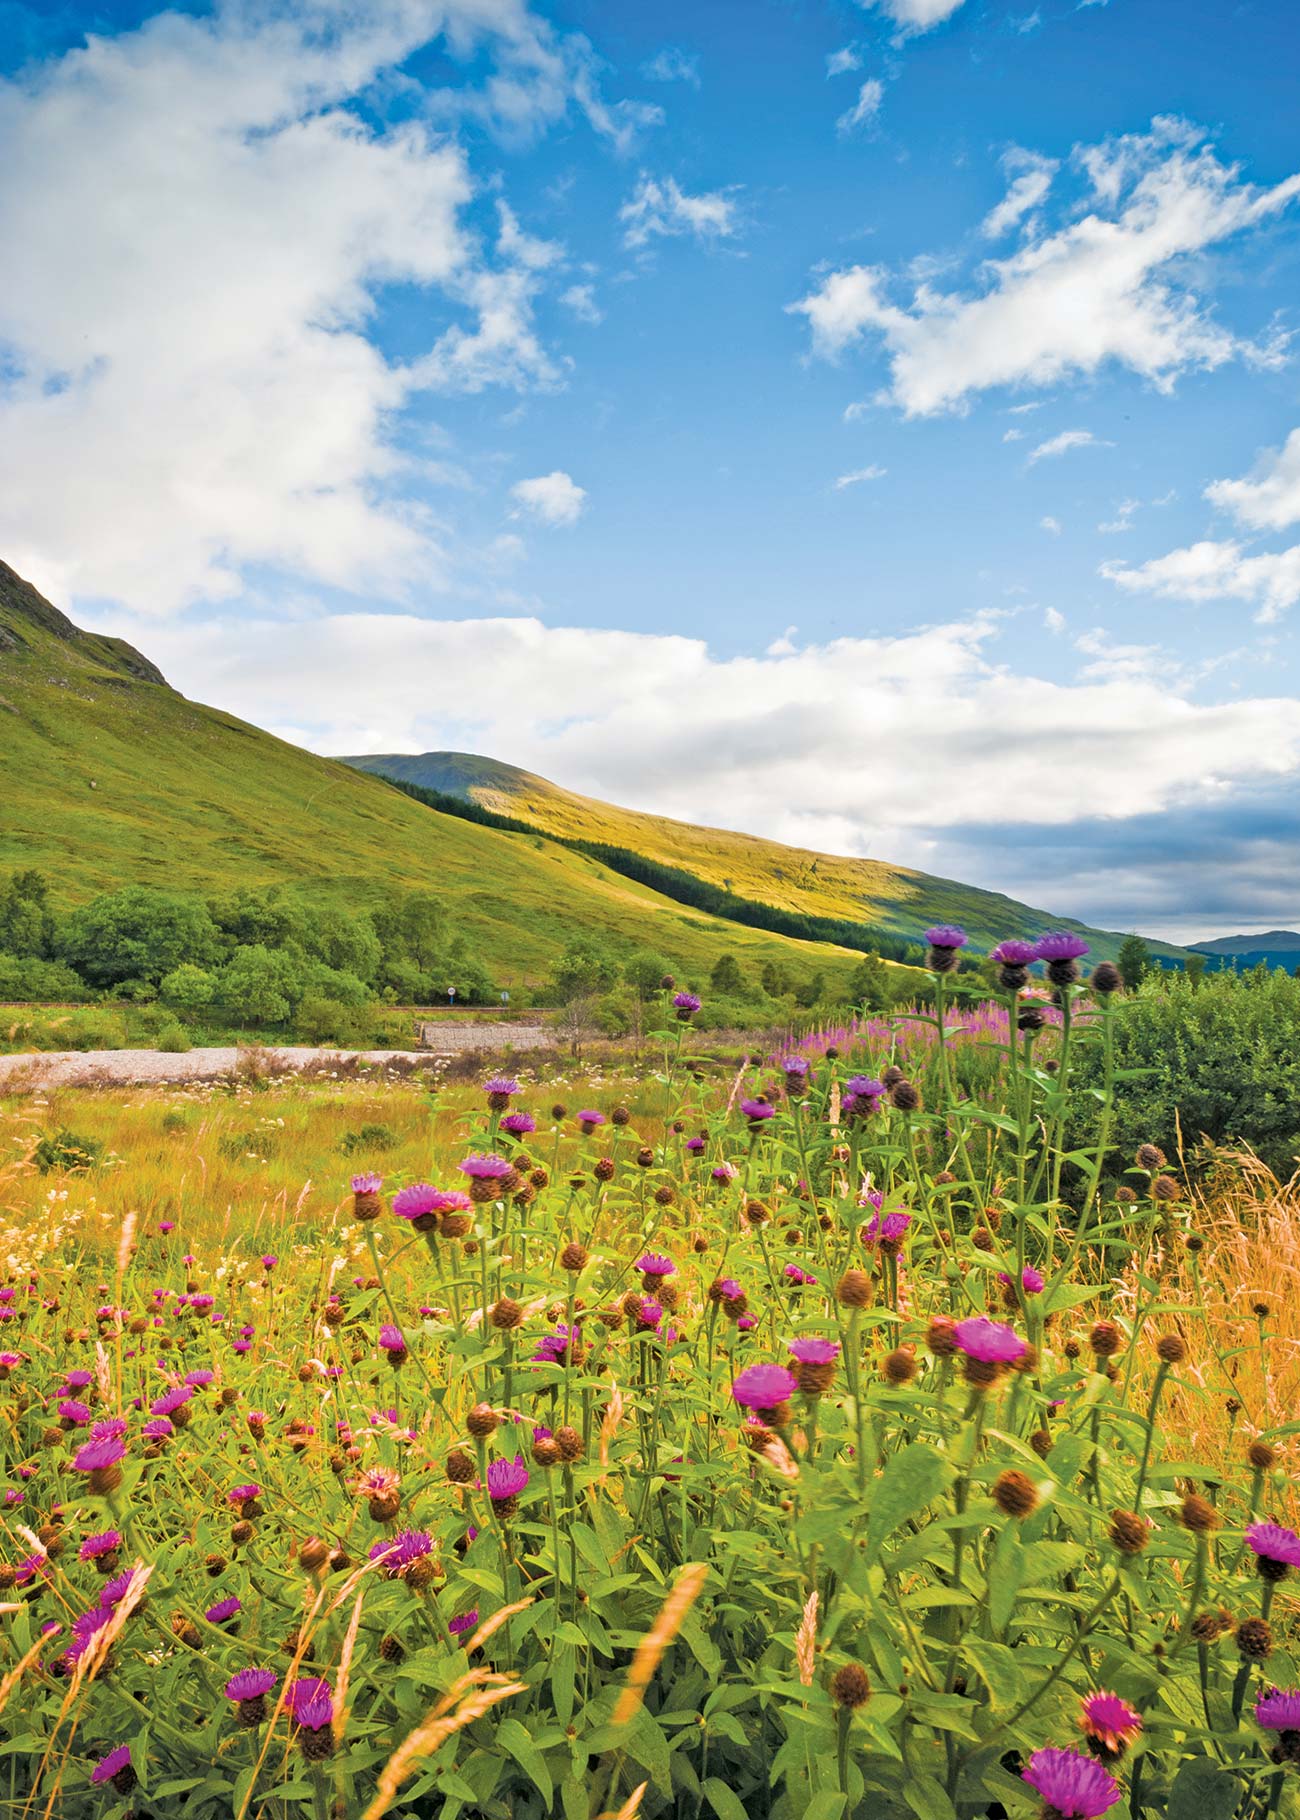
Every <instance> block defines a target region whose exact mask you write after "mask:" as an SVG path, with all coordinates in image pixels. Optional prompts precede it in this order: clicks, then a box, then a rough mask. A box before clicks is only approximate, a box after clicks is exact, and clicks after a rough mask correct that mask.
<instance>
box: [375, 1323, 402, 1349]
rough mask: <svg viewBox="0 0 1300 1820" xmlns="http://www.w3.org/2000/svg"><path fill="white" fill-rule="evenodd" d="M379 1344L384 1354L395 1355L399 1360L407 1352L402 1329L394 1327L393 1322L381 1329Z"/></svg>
mask: <svg viewBox="0 0 1300 1820" xmlns="http://www.w3.org/2000/svg"><path fill="white" fill-rule="evenodd" d="M379 1344H380V1347H381V1349H382V1350H383V1351H384V1352H388V1353H393V1354H395V1355H396V1356H397V1357H398V1358H400V1357H401V1356H402V1354H403V1353H404V1352H405V1351H406V1341H405V1340H404V1339H403V1337H402V1330H401V1328H400V1327H394V1326H393V1325H392V1323H391V1322H389V1323H387V1324H386V1325H385V1326H383V1327H381V1328H380V1329H379Z"/></svg>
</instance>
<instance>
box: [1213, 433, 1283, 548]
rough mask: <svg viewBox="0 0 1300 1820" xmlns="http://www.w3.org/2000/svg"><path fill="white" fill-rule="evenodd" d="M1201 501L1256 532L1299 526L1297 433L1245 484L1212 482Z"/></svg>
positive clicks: (1222, 481)
mask: <svg viewBox="0 0 1300 1820" xmlns="http://www.w3.org/2000/svg"><path fill="white" fill-rule="evenodd" d="M1205 497H1206V498H1207V499H1208V500H1210V501H1212V502H1213V504H1215V505H1216V506H1222V507H1223V509H1224V510H1225V511H1228V512H1231V513H1232V515H1233V517H1234V518H1235V519H1237V521H1238V523H1240V524H1243V525H1249V526H1250V527H1251V529H1252V530H1256V531H1282V530H1285V528H1286V527H1287V525H1293V524H1296V523H1300V430H1292V432H1291V434H1290V435H1289V436H1288V437H1287V439H1286V443H1285V446H1284V447H1282V448H1281V449H1277V450H1274V451H1273V452H1272V453H1271V454H1269V455H1268V456H1267V457H1265V459H1264V460H1263V461H1261V462H1260V464H1259V466H1258V467H1257V468H1256V470H1255V474H1254V476H1253V478H1251V479H1249V480H1216V481H1213V482H1212V483H1211V484H1210V485H1209V486H1208V487H1206V489H1205Z"/></svg>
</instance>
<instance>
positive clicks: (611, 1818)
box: [596, 1782, 650, 1820]
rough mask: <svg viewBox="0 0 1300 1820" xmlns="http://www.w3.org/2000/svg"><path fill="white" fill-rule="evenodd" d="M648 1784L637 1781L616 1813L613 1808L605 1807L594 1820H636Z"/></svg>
mask: <svg viewBox="0 0 1300 1820" xmlns="http://www.w3.org/2000/svg"><path fill="white" fill-rule="evenodd" d="M649 1786H650V1784H649V1783H648V1782H640V1783H638V1784H637V1786H636V1787H635V1788H634V1789H633V1790H632V1793H631V1794H630V1795H629V1796H628V1798H627V1800H626V1801H625V1802H624V1803H623V1805H622V1807H620V1808H619V1810H618V1812H617V1813H615V1811H614V1809H613V1808H606V1810H605V1812H604V1813H603V1814H598V1815H597V1816H596V1820H636V1817H637V1815H638V1814H639V1813H640V1812H641V1802H642V1800H643V1799H644V1796H645V1792H646V1790H647V1789H648V1788H649Z"/></svg>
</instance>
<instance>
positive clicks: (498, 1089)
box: [483, 1074, 519, 1099]
mask: <svg viewBox="0 0 1300 1820" xmlns="http://www.w3.org/2000/svg"><path fill="white" fill-rule="evenodd" d="M483 1091H484V1093H487V1094H493V1093H503V1094H504V1095H505V1096H506V1098H507V1099H509V1097H510V1095H511V1094H513V1093H518V1091H519V1082H518V1081H517V1080H515V1079H514V1078H513V1077H512V1076H511V1075H508V1074H494V1075H493V1076H492V1079H491V1080H490V1081H484V1083H483Z"/></svg>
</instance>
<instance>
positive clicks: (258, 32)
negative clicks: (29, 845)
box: [0, 0, 1300, 937]
mask: <svg viewBox="0 0 1300 1820" xmlns="http://www.w3.org/2000/svg"><path fill="white" fill-rule="evenodd" d="M0 45H2V46H3V47H4V53H5V59H6V60H5V61H4V62H3V63H0V166H2V167H3V168H5V169H6V171H7V172H8V177H7V180H6V183H5V186H4V190H3V192H0V243H3V244H4V245H6V246H7V247H8V248H10V249H11V250H12V253H13V257H12V258H11V260H10V261H9V262H8V265H9V273H10V276H8V277H6V279H5V280H4V281H3V282H2V283H0V554H3V555H4V556H5V557H6V559H7V560H9V561H11V562H12V563H14V564H15V566H17V567H18V568H19V569H20V570H22V571H23V572H25V573H27V574H29V575H30V576H31V577H32V579H33V580H35V581H37V582H38V584H40V585H42V586H44V587H45V589H46V591H47V592H49V593H50V594H51V595H52V597H54V598H55V599H57V600H58V601H59V602H60V604H62V605H64V606H65V607H67V608H69V609H70V610H71V611H73V612H74V613H75V614H76V615H77V616H78V617H79V618H80V619H81V620H82V621H83V622H84V623H91V624H95V625H97V626H103V627H106V628H111V629H112V630H115V631H119V632H121V633H123V634H124V635H126V636H128V637H131V638H133V639H134V640H135V641H136V642H137V643H139V644H140V645H141V646H142V647H144V648H145V649H146V650H148V651H149V652H150V653H151V654H152V655H154V656H155V657H156V658H157V659H158V660H159V661H160V662H161V663H162V664H163V666H164V668H165V669H166V671H167V673H168V674H169V676H171V677H172V679H173V680H174V681H175V682H176V684H177V686H179V687H181V688H182V689H183V690H184V691H185V692H186V693H188V694H190V695H193V696H196V697H198V698H200V699H204V700H209V701H213V702H216V703H219V704H220V705H222V706H226V707H229V708H231V709H233V710H234V711H235V712H237V713H241V714H244V715H246V716H247V717H248V718H250V719H253V720H256V721H258V722H259V723H260V724H263V725H266V726H269V727H271V728H273V729H274V730H276V731H278V732H281V733H283V734H284V735H285V736H286V737H290V738H294V739H297V740H299V741H301V742H302V743H305V744H309V745H312V746H314V747H316V748H317V749H319V750H321V751H326V752H347V751H361V750H389V749H398V748H400V749H403V750H421V749H425V748H434V747H445V746H459V747H465V748H468V749H473V750H478V751H486V752H490V753H492V754H493V755H494V756H497V757H501V758H505V759H508V760H512V761H514V762H517V763H521V764H524V765H527V766H529V767H530V768H532V769H535V770H538V771H542V772H545V773H546V774H548V775H551V776H553V777H555V778H557V779H558V780H559V781H561V782H564V783H567V784H570V785H571V786H573V787H576V788H579V789H583V790H586V791H588V792H590V793H592V794H596V795H603V796H606V797H609V798H611V799H614V800H621V801H626V802H632V803H636V804H638V805H641V806H645V807H648V808H653V809H657V810H661V811H663V812H666V813H670V814H676V815H680V816H683V817H687V818H690V819H695V820H703V821H710V822H716V823H721V824H726V825H730V826H740V827H745V828H751V829H753V830H754V831H756V832H759V833H765V834H770V835H772V836H774V837H776V838H781V839H787V840H793V841H798V842H801V843H803V844H807V845H811V846H821V847H827V848H832V849H834V850H837V851H846V852H861V853H869V854H872V855H876V856H880V857H885V858H892V859H897V860H899V861H902V862H905V863H909V864H914V865H918V866H921V867H924V868H925V869H927V870H930V871H936V872H941V873H947V874H949V875H953V876H959V877H963V878H966V879H970V880H972V881H975V882H979V883H981V884H985V885H989V886H992V887H994V888H1000V889H1003V890H1006V891H1008V892H1010V893H1011V894H1013V895H1015V896H1018V897H1024V898H1029V899H1030V900H1032V901H1035V902H1038V903H1041V904H1045V905H1047V906H1048V907H1050V908H1052V909H1056V910H1059V911H1062V912H1070V913H1074V914H1078V915H1083V916H1087V917H1089V918H1091V919H1092V920H1095V921H1099V922H1102V923H1105V924H1107V925H1108V926H1112V927H1139V928H1143V929H1146V930H1148V931H1151V932H1156V933H1164V934H1169V935H1173V936H1185V937H1193V936H1196V935H1202V934H1205V935H1208V934H1215V933H1226V932H1232V931H1235V930H1236V929H1238V928H1242V929H1260V928H1267V927H1273V926H1292V927H1294V926H1296V924H1297V922H1300V851H1298V849H1297V844H1296V841H1295V838H1294V836H1295V809H1294V801H1295V798H1296V785H1297V773H1300V667H1298V665H1297V645H1296V638H1295V620H1296V615H1297V613H1300V528H1298V527H1300V395H1298V394H1300V386H1298V385H1297V371H1298V369H1297V348H1296V345H1295V343H1294V339H1293V338H1294V336H1295V333H1296V330H1297V328H1298V327H1300V322H1298V321H1297V309H1296V304H1295V299H1296V297H1297V296H1298V295H1300V232H1298V227H1297V224H1298V222H1300V179H1298V178H1297V175H1296V173H1297V172H1300V143H1297V141H1298V140H1300V131H1297V128H1296V125H1295V109H1294V106H1293V97H1294V83H1295V74H1296V66H1297V51H1298V50H1300V25H1298V24H1297V21H1296V19H1295V16H1294V12H1293V9H1292V8H1291V7H1289V6H1288V5H1286V4H1283V3H1282V0H1267V3H1265V0H1260V3H1257V4H1247V5H1241V6H1237V7H1233V8H1225V7H1222V6H1220V5H1217V4H1210V3H1209V0H1199V3H1196V4H1189V3H1188V0H1179V3H1175V0H1109V3H1108V4H1091V5H1083V6H1076V5H1072V4H1069V5H1063V4H1058V5H1046V4H1044V5H1039V6H1036V7H1035V6H1033V5H1031V4H1029V0H1025V3H1024V4H1020V5H1015V4H1012V5H1003V4H995V3H991V0H880V3H879V4H876V5H867V6H862V5H857V4H852V3H850V0H842V3H838V4H836V3H833V0H803V3H802V4H799V5H794V4H785V3H782V0H744V3H743V4H742V3H741V0H726V3H723V0H707V3H702V0H696V3H695V4H693V5H689V6H687V5H676V4H657V5H654V6H650V5H639V4H630V3H626V0H605V3H604V4H601V5H594V4H592V5H582V4H568V5H557V6H546V7H539V6H534V7H532V8H529V7H528V6H527V5H525V4H524V3H523V0H448V3H447V4H443V5H435V4H432V3H429V0H361V3H360V4H355V3H354V4H350V5H348V6H346V7H343V6H340V5H336V4H335V3H334V0H321V3H320V4H317V5H314V6H311V7H269V6H267V7H258V6H245V7H242V8H237V7H233V6H232V7H229V8H217V9H216V10H212V9H207V8H201V9H193V10H191V11H188V12H183V13H176V12H173V13H170V14H158V13H154V12H151V11H149V10H148V9H146V8H141V7H113V6H109V7H101V8H96V9H81V8H79V7H77V6H74V5H68V4H64V5H61V6H59V7H42V6H26V5H22V4H19V3H18V0H0ZM14 273H21V274H22V275H23V276H22V278H21V279H20V280H19V281H18V282H15V281H14V279H13V276H12V275H13V274H14ZM1293 432H1294V433H1295V437H1296V440H1295V442H1294V443H1293V444H1288V439H1289V438H1290V437H1291V436H1292V434H1293Z"/></svg>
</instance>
